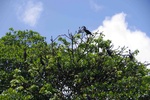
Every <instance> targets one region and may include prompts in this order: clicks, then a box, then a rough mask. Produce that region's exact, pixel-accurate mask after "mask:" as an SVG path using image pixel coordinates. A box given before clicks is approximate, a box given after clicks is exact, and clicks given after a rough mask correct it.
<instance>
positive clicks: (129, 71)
mask: <svg viewBox="0 0 150 100" xmlns="http://www.w3.org/2000/svg"><path fill="white" fill-rule="evenodd" d="M112 46H113V44H112V43H111V41H110V40H104V34H99V33H94V34H93V36H86V35H84V33H81V34H71V33H69V34H64V35H59V36H58V37H56V38H55V39H53V38H52V37H51V43H49V44H48V43H47V42H46V41H45V37H42V36H40V34H39V33H37V32H34V31H32V30H30V31H28V30H26V31H20V30H19V31H14V30H13V28H10V32H7V33H6V36H4V37H2V38H1V39H0V47H1V48H0V93H1V95H0V98H2V99H6V100H7V98H12V96H13V98H18V99H25V100H29V99H32V100H37V99H41V100H43V99H44V100H49V99H54V100H59V99H60V100H62V99H77V100H78V99H89V98H90V99H92V100H93V99H107V98H108V99H122V98H123V99H141V98H142V99H143V98H147V97H149V96H150V89H149V87H150V85H149V82H150V80H149V79H150V76H148V75H147V73H148V71H149V70H148V69H147V68H146V65H145V64H144V63H141V62H139V61H137V60H136V59H135V58H134V56H135V55H137V54H138V50H136V51H134V52H133V53H132V56H133V59H132V60H131V59H130V57H129V55H125V54H124V52H128V50H127V49H126V47H120V48H118V49H116V50H114V49H113V48H112Z"/></svg>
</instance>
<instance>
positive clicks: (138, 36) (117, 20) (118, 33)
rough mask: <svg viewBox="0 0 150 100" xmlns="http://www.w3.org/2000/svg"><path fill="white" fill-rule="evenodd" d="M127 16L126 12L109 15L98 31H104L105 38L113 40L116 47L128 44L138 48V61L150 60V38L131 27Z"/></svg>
mask: <svg viewBox="0 0 150 100" xmlns="http://www.w3.org/2000/svg"><path fill="white" fill-rule="evenodd" d="M125 18H126V14H124V13H119V14H116V15H114V16H112V17H107V18H106V19H105V20H104V21H103V25H101V26H99V27H98V29H96V31H97V30H99V31H104V32H103V33H104V34H105V39H110V40H112V43H113V44H114V46H115V47H114V48H117V47H118V46H121V47H123V46H126V47H129V48H130V49H131V50H132V51H134V50H136V49H138V50H139V51H140V52H139V54H138V56H136V58H137V59H138V61H141V62H145V61H148V62H150V52H149V51H150V38H149V37H148V36H147V35H146V33H144V32H142V31H140V30H137V29H136V30H131V29H129V28H128V23H127V22H126V21H125ZM148 68H150V66H149V67H148Z"/></svg>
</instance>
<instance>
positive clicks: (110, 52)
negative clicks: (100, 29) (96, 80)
mask: <svg viewBox="0 0 150 100" xmlns="http://www.w3.org/2000/svg"><path fill="white" fill-rule="evenodd" d="M106 50H107V53H108V55H109V56H112V51H111V50H110V49H109V48H106Z"/></svg>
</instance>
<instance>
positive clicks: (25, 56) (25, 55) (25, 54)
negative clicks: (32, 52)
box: [23, 48, 27, 61]
mask: <svg viewBox="0 0 150 100" xmlns="http://www.w3.org/2000/svg"><path fill="white" fill-rule="evenodd" d="M23 56H24V61H26V58H27V52H26V48H24V54H23Z"/></svg>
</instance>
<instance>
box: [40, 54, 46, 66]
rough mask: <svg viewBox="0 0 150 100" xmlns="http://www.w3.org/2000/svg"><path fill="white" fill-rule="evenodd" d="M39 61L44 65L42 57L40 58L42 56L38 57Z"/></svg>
mask: <svg viewBox="0 0 150 100" xmlns="http://www.w3.org/2000/svg"><path fill="white" fill-rule="evenodd" d="M40 63H41V64H42V65H43V66H44V65H45V63H44V61H43V59H42V56H41V57H40Z"/></svg>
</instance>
